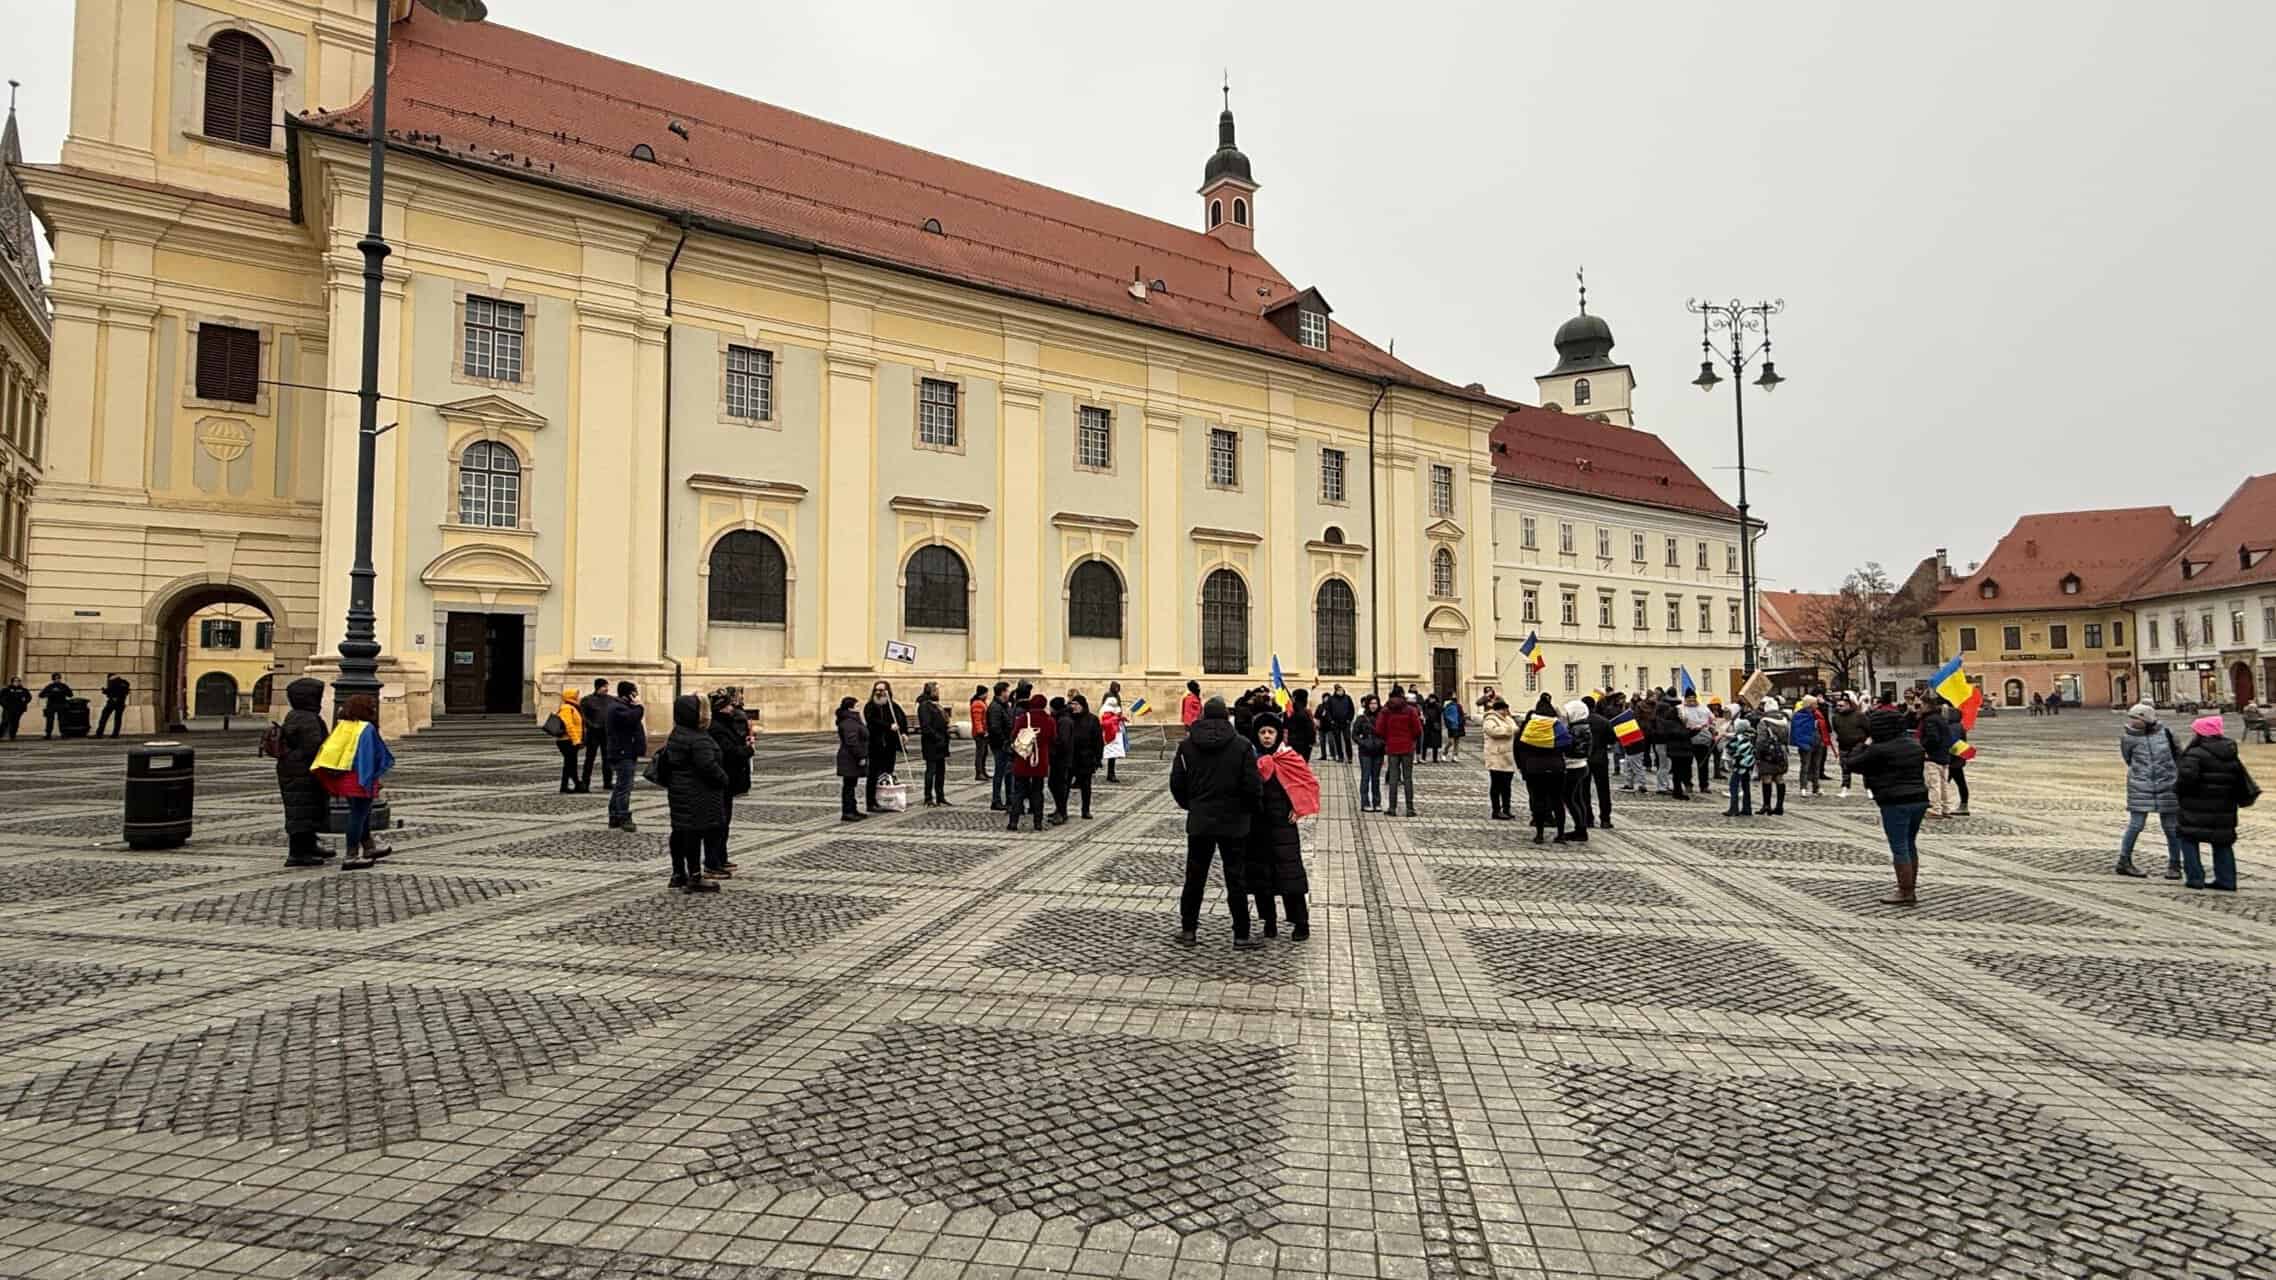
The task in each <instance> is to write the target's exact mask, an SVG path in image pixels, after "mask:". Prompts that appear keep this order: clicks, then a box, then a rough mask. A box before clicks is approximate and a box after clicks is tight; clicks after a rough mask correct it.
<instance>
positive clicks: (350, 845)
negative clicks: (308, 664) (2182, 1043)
mask: <svg viewBox="0 0 2276 1280" xmlns="http://www.w3.org/2000/svg"><path fill="white" fill-rule="evenodd" d="M370 838H371V797H370V796H349V797H348V830H347V832H346V842H347V843H346V848H347V850H348V856H349V857H351V858H353V857H355V856H356V851H357V850H358V849H361V848H363V847H364V841H366V840H368V839H370ZM2231 878H2232V879H2233V878H2234V877H2231Z"/></svg>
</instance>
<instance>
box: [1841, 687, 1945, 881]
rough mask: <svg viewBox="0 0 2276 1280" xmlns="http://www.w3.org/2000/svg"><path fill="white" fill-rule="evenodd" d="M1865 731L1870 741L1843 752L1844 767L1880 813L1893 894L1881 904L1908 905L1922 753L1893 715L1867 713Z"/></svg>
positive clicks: (1923, 779)
mask: <svg viewBox="0 0 2276 1280" xmlns="http://www.w3.org/2000/svg"><path fill="white" fill-rule="evenodd" d="M1865 732H1866V734H1867V735H1868V736H1869V737H1870V738H1871V739H1872V741H1871V742H1869V743H1867V744H1866V745H1865V746H1862V747H1859V748H1858V749H1857V750H1855V751H1853V752H1851V753H1850V754H1849V756H1848V757H1847V759H1848V762H1849V767H1850V770H1851V771H1852V772H1854V773H1856V774H1858V775H1859V776H1861V777H1863V778H1864V779H1865V785H1866V787H1867V788H1869V789H1870V790H1871V791H1872V792H1873V803H1874V804H1876V805H1879V806H1880V809H1881V833H1882V834H1883V835H1884V836H1886V837H1887V838H1888V841H1889V860H1890V862H1891V863H1893V864H1894V865H1895V867H1896V874H1897V892H1896V893H1895V895H1894V896H1892V897H1890V898H1888V899H1886V901H1887V902H1888V903H1889V904H1890V905H1892V906H1907V907H1909V906H1911V905H1912V904H1913V902H1914V900H1915V899H1914V897H1913V886H1914V884H1915V882H1916V881H1917V880H1918V879H1919V875H1920V843H1919V841H1920V823H1921V819H1922V818H1923V817H1925V816H1926V815H1927V813H1928V779H1927V776H1926V775H1927V772H1928V767H1927V759H1928V758H1927V754H1926V753H1925V752H1923V751H1922V750H1921V747H1920V743H1919V742H1918V741H1917V740H1915V739H1914V738H1913V737H1912V735H1910V734H1909V733H1907V732H1905V721H1904V717H1903V716H1900V715H1898V714H1897V713H1896V712H1895V711H1887V710H1884V711H1875V712H1872V713H1871V714H1869V715H1867V716H1866V717H1865Z"/></svg>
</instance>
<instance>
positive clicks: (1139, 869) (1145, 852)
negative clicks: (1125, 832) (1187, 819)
mask: <svg viewBox="0 0 2276 1280" xmlns="http://www.w3.org/2000/svg"><path fill="white" fill-rule="evenodd" d="M1089 879H1090V880H1091V881H1092V882H1094V883H1097V884H1132V885H1165V884H1175V885H1182V884H1184V883H1185V844H1184V842H1183V841H1182V840H1181V841H1180V842H1179V843H1178V844H1176V845H1174V846H1173V845H1168V844H1163V843H1160V842H1153V843H1148V844H1144V845H1136V846H1131V847H1127V848H1125V849H1124V850H1123V851H1122V852H1119V853H1116V854H1115V855H1114V856H1113V857H1110V858H1108V859H1107V860H1106V861H1104V862H1102V863H1100V864H1099V865H1098V866H1097V867H1096V868H1095V869H1093V870H1092V872H1091V874H1090V876H1089Z"/></svg>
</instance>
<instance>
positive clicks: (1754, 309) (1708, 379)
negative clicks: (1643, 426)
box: [1683, 298, 1786, 675]
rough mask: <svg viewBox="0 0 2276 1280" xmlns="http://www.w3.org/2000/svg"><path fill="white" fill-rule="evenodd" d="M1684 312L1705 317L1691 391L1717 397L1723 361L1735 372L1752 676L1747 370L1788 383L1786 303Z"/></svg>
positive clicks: (1743, 582) (1761, 380)
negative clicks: (1782, 359)
mask: <svg viewBox="0 0 2276 1280" xmlns="http://www.w3.org/2000/svg"><path fill="white" fill-rule="evenodd" d="M1683 309H1684V310H1686V311H1689V312H1691V313H1692V314H1693V315H1696V316H1698V317H1699V351H1700V361H1699V376H1698V377H1696V378H1693V379H1692V380H1691V385H1692V386H1695V387H1697V388H1699V389H1700V390H1701V391H1713V390H1714V389H1715V388H1716V386H1717V385H1719V384H1720V383H1721V382H1722V381H1723V379H1722V378H1721V376H1719V375H1718V374H1717V373H1716V372H1715V362H1716V361H1718V360H1720V361H1722V362H1723V363H1724V364H1725V365H1726V366H1728V367H1729V368H1730V370H1731V408H1732V411H1733V412H1734V413H1735V414H1737V416H1738V428H1739V609H1740V611H1741V612H1742V613H1743V614H1744V615H1745V619H1744V627H1745V633H1746V669H1747V672H1748V674H1750V675H1751V674H1752V673H1753V672H1754V671H1755V670H1756V668H1757V661H1756V654H1755V627H1756V617H1755V604H1754V530H1753V526H1752V525H1751V524H1750V523H1749V522H1748V520H1747V410H1746V387H1745V385H1744V381H1745V379H1744V375H1745V373H1746V369H1747V366H1748V365H1749V364H1752V363H1754V361H1755V360H1756V359H1758V358H1759V359H1760V360H1761V361H1762V373H1761V375H1760V376H1759V377H1757V378H1756V379H1755V380H1754V385H1756V386H1758V387H1760V388H1762V389H1763V390H1764V391H1776V390H1777V389H1778V384H1779V383H1782V382H1784V381H1786V379H1784V378H1781V377H1779V376H1778V365H1777V364H1776V363H1775V362H1774V361H1772V360H1771V358H1770V317H1772V316H1774V315H1777V314H1778V313H1779V312H1781V311H1784V310H1785V309H1786V300H1785V299H1784V298H1780V299H1778V300H1777V301H1776V302H1756V303H1753V304H1748V303H1743V302H1740V301H1739V300H1738V299H1737V298H1733V299H1731V300H1730V301H1729V302H1702V301H1700V300H1699V299H1697V298H1687V299H1685V300H1684V303H1683ZM1756 332H1759V333H1761V334H1762V341H1761V342H1760V343H1759V344H1757V345H1756V346H1755V348H1754V350H1752V351H1749V350H1747V335H1748V334H1749V333H1756ZM1717 333H1722V334H1725V335H1727V337H1728V339H1729V342H1730V350H1728V351H1722V350H1718V349H1717V348H1716V346H1715V342H1714V335H1715V334H1717Z"/></svg>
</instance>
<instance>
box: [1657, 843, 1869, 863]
mask: <svg viewBox="0 0 2276 1280" xmlns="http://www.w3.org/2000/svg"><path fill="white" fill-rule="evenodd" d="M1683 847H1684V849H1685V850H1686V851H1687V852H1691V853H1697V854H1698V855H1700V856H1701V857H1703V858H1709V859H1717V860H1720V861H1724V862H1800V863H1813V862H1814V863H1819V864H1823V865H1840V866H1870V867H1878V866H1886V865H1888V862H1889V854H1888V851H1887V850H1886V849H1869V848H1866V847H1864V846H1862V845H1857V844H1851V843H1848V842H1846V841H1839V840H1784V839H1779V838H1777V837H1757V836H1689V837H1686V838H1685V839H1684V841H1683Z"/></svg>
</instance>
